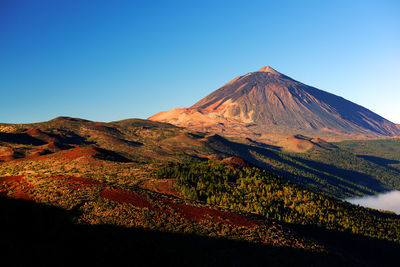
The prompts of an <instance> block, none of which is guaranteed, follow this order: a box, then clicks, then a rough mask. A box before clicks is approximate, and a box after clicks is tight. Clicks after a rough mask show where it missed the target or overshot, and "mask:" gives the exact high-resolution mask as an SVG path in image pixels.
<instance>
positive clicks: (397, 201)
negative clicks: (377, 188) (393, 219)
mask: <svg viewBox="0 0 400 267" xmlns="http://www.w3.org/2000/svg"><path fill="white" fill-rule="evenodd" d="M345 200H346V201H348V202H350V203H352V204H356V205H357V204H358V205H360V206H363V207H368V208H373V209H378V210H389V211H393V212H395V213H397V214H400V191H396V190H394V191H390V192H387V193H382V194H378V195H375V196H366V197H361V198H351V199H345Z"/></svg>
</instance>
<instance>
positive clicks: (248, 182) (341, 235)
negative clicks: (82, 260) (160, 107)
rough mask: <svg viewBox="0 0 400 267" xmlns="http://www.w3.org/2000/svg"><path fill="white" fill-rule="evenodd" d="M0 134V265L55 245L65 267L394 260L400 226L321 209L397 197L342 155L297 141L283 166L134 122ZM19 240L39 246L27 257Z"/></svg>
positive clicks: (383, 174) (263, 148) (257, 154)
mask: <svg viewBox="0 0 400 267" xmlns="http://www.w3.org/2000/svg"><path fill="white" fill-rule="evenodd" d="M0 130H1V131H0V151H1V155H0V156H1V158H0V160H1V161H0V200H1V201H0V203H1V205H0V208H1V213H2V215H4V217H3V218H6V219H3V220H2V224H1V227H0V230H1V231H3V232H2V236H3V237H4V239H3V240H6V242H5V243H3V244H12V245H11V246H8V245H5V246H3V247H2V251H5V252H6V253H8V254H9V255H14V257H16V254H15V253H16V251H14V250H13V249H12V248H19V250H18V251H25V252H24V253H25V254H24V255H26V256H27V257H30V258H31V259H32V258H37V257H38V255H42V254H41V253H40V251H42V250H46V251H48V252H50V253H52V255H60V251H58V250H57V249H56V248H57V246H49V244H56V245H58V247H59V248H62V250H64V251H67V252H69V253H76V254H77V255H81V254H82V251H81V249H82V248H83V247H85V246H87V250H86V251H87V252H88V253H92V254H93V255H101V254H102V253H104V251H107V250H110V249H111V250H113V249H115V250H117V251H119V252H120V253H122V254H118V253H119V252H118V253H117V254H118V255H120V257H121V259H123V258H124V256H123V255H125V254H123V253H125V252H126V251H130V250H133V251H135V252H133V253H134V255H135V257H136V258H137V259H138V260H139V259H140V260H144V261H145V262H146V261H147V262H149V260H148V259H144V258H143V257H147V256H149V255H150V254H149V251H148V250H152V251H159V253H160V255H164V256H166V255H167V254H165V252H163V251H164V249H165V248H164V247H165V246H168V247H170V248H171V251H170V252H168V255H173V258H169V259H160V261H161V262H166V263H167V264H168V263H170V264H174V265H186V264H185V263H188V262H189V263H190V264H192V265H194V266H196V265H198V266H201V265H204V264H202V263H205V264H210V265H211V266H212V265H220V264H217V263H218V262H220V260H219V257H220V253H219V252H216V251H214V250H213V249H217V250H218V251H229V254H230V255H231V254H232V255H234V256H232V255H231V257H232V258H231V259H232V261H230V262H229V263H228V265H232V266H234V265H235V264H237V263H238V262H239V263H243V264H245V263H248V265H250V266H251V265H255V266H256V265H257V264H259V263H260V262H262V263H265V264H273V265H276V264H278V263H286V264H288V265H293V264H296V265H303V266H308V265H309V263H310V262H311V263H313V264H315V265H324V266H329V265H336V266H337V265H346V264H350V265H362V264H366V263H369V264H370V265H381V264H382V262H381V261H380V257H379V256H376V255H381V256H383V257H384V258H385V260H384V261H383V263H384V264H389V263H390V261H391V260H392V259H393V257H395V256H396V255H397V254H396V253H395V252H393V251H397V250H398V249H399V248H398V246H399V245H398V242H399V240H398V236H399V235H398V228H396V227H397V226H398V225H399V224H398V220H399V216H397V215H394V214H391V213H382V212H378V211H371V210H368V209H364V208H360V207H355V206H353V205H350V204H346V203H344V202H342V201H340V200H338V199H336V198H334V197H333V196H336V197H349V196H354V195H365V194H372V193H375V192H380V191H383V190H385V189H387V188H397V187H398V186H399V185H398V183H397V180H398V179H397V178H396V177H398V172H397V171H396V170H394V169H392V167H393V166H383V165H380V164H379V162H373V161H371V160H370V159H368V158H363V157H359V155H358V154H357V153H358V152H357V153H356V152H354V153H353V152H351V150H350V148H349V147H347V148H346V147H342V146H341V144H340V143H335V144H331V143H328V142H326V141H324V140H322V139H313V138H308V137H306V136H299V135H297V136H294V137H293V138H289V139H290V140H289V142H290V143H291V144H292V143H293V144H295V146H297V145H299V144H300V145H304V144H306V145H305V146H306V148H307V150H306V151H302V152H301V153H294V152H288V151H285V150H281V148H280V147H277V146H271V145H266V144H264V143H259V142H256V141H254V140H251V139H247V140H246V141H245V142H244V143H238V142H233V141H231V140H228V139H226V138H224V137H222V136H220V135H216V134H206V133H202V132H195V131H191V130H187V129H184V128H180V127H176V126H173V125H171V124H165V123H160V122H154V121H147V120H139V119H130V120H123V121H115V122H109V123H104V122H93V121H88V120H83V119H78V118H69V117H59V118H56V119H54V120H51V121H48V122H43V123H35V124H1V125H0ZM393 140H397V139H393ZM310 144H311V145H312V147H310V148H308V147H307V146H308V145H310ZM387 147H390V145H389V144H388V145H387ZM387 147H386V148H387ZM386 148H385V149H386ZM382 157H384V155H382ZM338 158H340V159H342V161H338V160H337V159H338ZM185 166H186V167H185ZM212 166H214V167H212ZM258 167H261V168H263V169H259V168H258ZM265 169H266V170H268V171H266V170H265ZM188 171H189V174H188ZM190 172H191V174H190ZM396 175H397V176H396ZM194 177H195V178H196V179H195V180H192V179H193V178H194ZM213 179H214V180H213ZM221 179H222V180H221ZM224 179H228V180H226V181H225V182H224ZM291 181H292V182H291ZM293 182H294V183H293ZM310 189H312V190H314V191H312V190H310ZM267 192H271V193H268V194H267ZM272 192H273V194H272ZM315 192H320V193H315ZM232 197H233V199H232ZM14 199H19V201H17V200H15V201H14ZM249 201H250V202H249ZM37 212H39V213H37ZM27 221H29V222H32V221H33V224H32V223H31V224H30V226H29V227H28V226H27V225H26V224H25V222H27ZM35 222H37V224H36V223H35ZM364 222H369V223H367V224H364ZM373 222H375V223H373ZM366 225H368V227H366ZM396 225H397V226H396ZM21 229H24V230H23V231H22V232H21ZM54 231H56V232H60V231H61V232H62V233H65V234H61V236H60V235H57V237H55V236H54V234H53V233H54ZM38 236H41V238H39V239H38ZM27 238H33V239H37V240H38V241H37V244H38V245H37V246H35V247H34V248H30V249H28V248H27V246H28V245H27V244H29V243H27V241H26V240H27ZM137 238H145V239H146V238H151V239H152V240H157V244H155V243H153V242H147V241H143V242H144V243H143V242H140V243H137V242H134V241H133V240H135V239H137ZM91 239H93V240H94V241H93V242H92V241H90V240H91ZM121 240H122V241H121ZM121 242H122V243H121ZM197 247H198V248H199V249H200V251H193V249H194V248H197ZM124 251H125V252H124ZM372 251H374V252H375V254H374V253H372ZM256 252H258V253H260V254H262V255H264V256H262V257H257V253H256ZM227 253H228V252H227ZM248 255H252V256H251V257H252V259H251V260H249V259H248V258H247V256H248ZM289 255H290V257H289ZM293 255H295V256H293ZM54 257H56V256H54ZM193 257H200V258H203V259H204V261H199V262H197V263H196V262H193ZM48 259H52V258H51V257H50V258H48ZM177 259H181V263H182V264H179V262H178V263H177V262H176V260H177ZM255 259H257V260H255ZM42 260H44V261H45V262H46V259H42ZM154 261H155V263H157V264H160V261H158V260H157V259H154ZM89 262H90V260H89Z"/></svg>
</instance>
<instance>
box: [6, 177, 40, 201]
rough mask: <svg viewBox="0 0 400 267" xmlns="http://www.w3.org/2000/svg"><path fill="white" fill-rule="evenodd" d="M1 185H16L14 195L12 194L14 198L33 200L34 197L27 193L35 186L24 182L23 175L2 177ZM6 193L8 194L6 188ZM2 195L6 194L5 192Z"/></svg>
mask: <svg viewBox="0 0 400 267" xmlns="http://www.w3.org/2000/svg"><path fill="white" fill-rule="evenodd" d="M0 185H8V186H10V187H12V186H13V185H15V187H14V193H13V194H12V197H13V198H20V199H24V200H32V197H31V196H30V195H29V194H28V193H27V191H28V190H29V189H32V188H33V186H32V185H30V184H29V183H27V182H26V181H25V180H24V176H23V175H18V176H7V177H0ZM6 192H7V188H6ZM1 193H5V192H4V191H3V192H2V191H0V194H1Z"/></svg>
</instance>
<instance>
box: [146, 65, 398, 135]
mask: <svg viewBox="0 0 400 267" xmlns="http://www.w3.org/2000/svg"><path fill="white" fill-rule="evenodd" d="M149 119H150V120H154V121H160V122H168V123H172V124H174V125H177V126H182V127H188V128H190V129H194V130H199V131H208V132H215V133H220V134H223V135H225V136H230V137H241V138H243V137H250V138H252V139H255V140H258V141H281V140H284V139H286V138H287V137H288V136H292V135H296V134H302V135H307V136H312V137H323V138H325V139H326V140H328V141H332V140H343V139H358V138H376V137H386V136H394V135H397V134H399V133H400V128H399V127H398V126H396V124H394V123H392V122H390V121H388V120H386V119H385V118H383V117H381V116H379V115H377V114H375V113H373V112H372V111H370V110H368V109H366V108H364V107H362V106H360V105H357V104H355V103H353V102H350V101H348V100H346V99H344V98H342V97H339V96H336V95H334V94H331V93H328V92H325V91H322V90H319V89H317V88H314V87H311V86H308V85H305V84H303V83H301V82H298V81H295V80H293V79H291V78H290V77H288V76H285V75H283V74H281V73H279V72H278V71H276V70H274V69H273V68H271V67H269V66H265V67H262V68H261V69H259V70H258V71H256V72H251V73H248V74H246V75H243V76H239V77H237V78H235V79H234V80H232V81H230V82H228V83H227V84H225V85H224V86H222V87H221V88H219V89H218V90H216V91H214V92H213V93H211V94H210V95H208V96H207V97H205V98H203V99H202V100H200V101H199V102H197V103H196V104H194V105H193V106H192V107H190V108H183V109H173V110H170V111H167V112H160V113H158V114H156V115H154V116H152V117H150V118H149Z"/></svg>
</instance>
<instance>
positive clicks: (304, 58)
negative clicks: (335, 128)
mask: <svg viewBox="0 0 400 267" xmlns="http://www.w3.org/2000/svg"><path fill="white" fill-rule="evenodd" d="M399 3H400V1H395V0H393V1H384V0H383V1H379V0H376V1H350V0H346V1H323V0H316V1H204V0H201V1H200V0H199V1H189V0H187V1H171V0H169V1H100V0H98V1H85V0H78V1H71V0H68V1H67V0H65V1H61V0H59V1H54V0H48V1H41V0H35V1H30V0H26V1H20V0H0V93H1V94H0V96H1V97H0V122H13V123H20V122H38V121H46V120H49V119H52V118H54V117H56V116H61V115H65V116H73V117H81V118H86V119H90V120H97V121H111V120H120V119H126V118H147V117H149V116H151V115H153V114H155V113H157V112H159V111H164V110H169V109H172V108H177V107H188V106H191V105H192V104H194V103H195V102H197V101H198V100H200V99H201V98H203V97H204V96H206V95H207V94H209V93H211V92H212V91H214V90H215V89H217V88H219V87H220V86H222V85H223V84H225V83H226V82H228V81H230V80H232V79H233V78H235V77H236V76H239V75H242V74H245V73H247V72H251V71H255V70H257V69H259V68H260V67H262V66H264V65H270V66H272V67H273V68H275V69H276V70H278V71H280V72H282V73H284V74H286V75H288V76H291V77H292V78H294V79H296V80H299V81H301V82H304V83H306V84H309V85H312V86H315V87H317V88H320V89H323V90H325V91H329V92H331V93H334V94H337V95H340V96H343V97H344V98H346V99H348V100H351V101H353V102H355V103H357V104H360V105H363V106H365V107H367V108H369V109H371V110H372V111H374V112H376V113H378V114H380V115H382V116H384V117H385V118H387V119H389V120H392V121H394V122H396V123H400V15H399V14H400V4H399Z"/></svg>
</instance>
